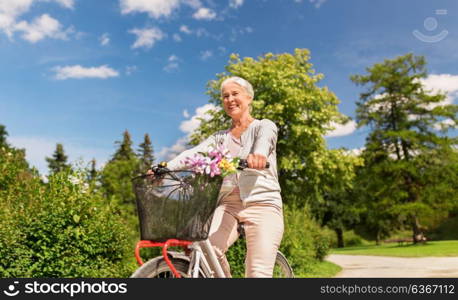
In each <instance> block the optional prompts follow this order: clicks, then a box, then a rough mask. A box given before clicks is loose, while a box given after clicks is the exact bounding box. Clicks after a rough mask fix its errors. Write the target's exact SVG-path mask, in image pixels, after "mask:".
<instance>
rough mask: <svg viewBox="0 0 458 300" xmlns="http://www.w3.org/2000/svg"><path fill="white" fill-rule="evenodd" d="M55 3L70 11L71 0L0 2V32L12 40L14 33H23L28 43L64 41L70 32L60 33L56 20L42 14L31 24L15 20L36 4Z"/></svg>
mask: <svg viewBox="0 0 458 300" xmlns="http://www.w3.org/2000/svg"><path fill="white" fill-rule="evenodd" d="M40 1H41V2H56V3H59V4H60V5H62V6H64V7H66V8H70V9H72V8H73V6H74V1H73V0H14V1H13V0H0V31H3V32H4V33H5V34H6V35H7V36H8V38H10V39H12V38H13V35H14V32H16V31H19V32H23V35H22V37H23V38H24V39H26V40H27V41H30V42H37V41H39V40H41V39H43V38H45V37H51V38H57V39H66V38H67V34H68V33H69V32H71V31H72V29H68V30H66V31H62V29H61V25H60V23H59V21H58V20H56V19H54V18H52V17H50V16H49V15H48V14H43V15H41V17H37V18H35V20H34V21H33V22H32V23H29V22H28V21H25V20H22V21H18V20H17V19H18V18H19V17H21V16H22V15H23V14H25V13H27V12H28V11H29V10H30V8H31V7H32V5H33V4H34V3H36V2H40Z"/></svg>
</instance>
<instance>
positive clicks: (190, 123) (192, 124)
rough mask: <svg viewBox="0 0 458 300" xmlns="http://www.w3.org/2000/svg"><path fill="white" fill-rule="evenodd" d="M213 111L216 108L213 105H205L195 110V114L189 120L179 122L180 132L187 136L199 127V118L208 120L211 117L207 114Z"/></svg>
mask: <svg viewBox="0 0 458 300" xmlns="http://www.w3.org/2000/svg"><path fill="white" fill-rule="evenodd" d="M215 109H216V106H215V105H213V104H205V105H203V106H201V107H198V108H196V111H195V114H194V115H193V116H192V117H191V118H190V119H189V120H186V121H183V122H181V125H180V130H181V131H183V132H185V133H188V134H190V133H192V132H193V131H194V130H196V129H197V128H198V127H199V126H200V122H201V121H200V120H199V118H202V119H204V120H209V119H210V118H211V116H210V115H208V114H207V112H208V111H211V110H215Z"/></svg>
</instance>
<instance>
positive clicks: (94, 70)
mask: <svg viewBox="0 0 458 300" xmlns="http://www.w3.org/2000/svg"><path fill="white" fill-rule="evenodd" d="M53 71H54V72H56V75H55V78H56V79H58V80H65V79H70V78H75V79H83V78H101V79H106V78H110V77H117V76H119V73H118V71H116V70H113V69H112V68H110V67H108V66H107V65H103V66H100V67H89V68H85V67H82V66H80V65H74V66H65V67H61V66H57V67H55V68H54V69H53Z"/></svg>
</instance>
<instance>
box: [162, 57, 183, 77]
mask: <svg viewBox="0 0 458 300" xmlns="http://www.w3.org/2000/svg"><path fill="white" fill-rule="evenodd" d="M179 60H180V59H179V58H178V57H177V56H176V55H175V54H172V55H170V56H169V58H168V59H167V61H168V63H167V65H166V66H165V67H164V71H166V72H168V73H171V72H173V71H176V70H178V69H179V67H180V66H179Z"/></svg>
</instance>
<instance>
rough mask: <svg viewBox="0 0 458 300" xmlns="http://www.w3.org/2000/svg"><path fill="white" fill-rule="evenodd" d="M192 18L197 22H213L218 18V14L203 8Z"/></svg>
mask: <svg viewBox="0 0 458 300" xmlns="http://www.w3.org/2000/svg"><path fill="white" fill-rule="evenodd" d="M192 17H193V18H194V19H196V20H213V19H215V18H216V13H215V12H214V11H213V10H212V9H210V8H206V7H201V8H199V9H198V10H197V11H196V12H195V13H194V14H193V15H192Z"/></svg>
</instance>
